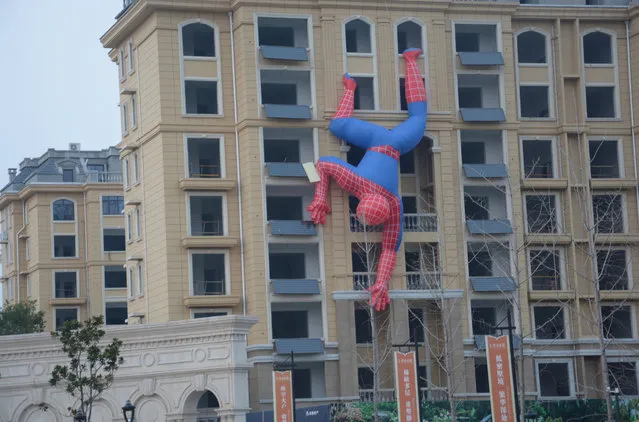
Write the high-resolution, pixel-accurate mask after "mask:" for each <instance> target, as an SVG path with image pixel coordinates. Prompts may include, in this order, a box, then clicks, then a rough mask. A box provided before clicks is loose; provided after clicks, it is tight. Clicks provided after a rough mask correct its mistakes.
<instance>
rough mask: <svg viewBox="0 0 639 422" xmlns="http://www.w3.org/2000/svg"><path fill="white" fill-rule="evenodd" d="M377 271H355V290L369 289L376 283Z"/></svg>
mask: <svg viewBox="0 0 639 422" xmlns="http://www.w3.org/2000/svg"><path fill="white" fill-rule="evenodd" d="M376 277H377V273H372V272H354V273H353V290H359V291H362V290H367V289H368V288H369V287H371V286H372V285H373V284H375V278H376Z"/></svg>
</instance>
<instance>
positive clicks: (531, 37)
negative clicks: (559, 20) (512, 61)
mask: <svg viewBox="0 0 639 422" xmlns="http://www.w3.org/2000/svg"><path fill="white" fill-rule="evenodd" d="M517 61H518V62H519V64H542V63H543V64H545V63H546V37H545V36H544V35H543V34H540V33H539V32H536V31H526V32H522V33H521V34H519V35H518V36H517Z"/></svg>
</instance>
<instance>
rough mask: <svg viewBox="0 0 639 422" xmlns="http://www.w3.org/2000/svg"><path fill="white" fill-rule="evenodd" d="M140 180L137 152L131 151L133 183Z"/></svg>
mask: <svg viewBox="0 0 639 422" xmlns="http://www.w3.org/2000/svg"><path fill="white" fill-rule="evenodd" d="M139 182H140V167H139V165H138V153H137V152H134V153H133V184H134V185H135V184H138V183H139Z"/></svg>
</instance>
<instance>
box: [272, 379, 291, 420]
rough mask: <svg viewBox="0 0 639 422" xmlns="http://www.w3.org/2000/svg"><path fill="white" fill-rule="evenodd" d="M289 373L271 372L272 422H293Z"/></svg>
mask: <svg viewBox="0 0 639 422" xmlns="http://www.w3.org/2000/svg"><path fill="white" fill-rule="evenodd" d="M292 377H293V376H292V374H291V371H273V422H293V378H292Z"/></svg>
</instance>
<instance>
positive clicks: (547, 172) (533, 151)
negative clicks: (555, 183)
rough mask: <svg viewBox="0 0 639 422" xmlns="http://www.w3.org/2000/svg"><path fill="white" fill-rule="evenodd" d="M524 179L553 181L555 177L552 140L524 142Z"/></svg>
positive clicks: (528, 140)
mask: <svg viewBox="0 0 639 422" xmlns="http://www.w3.org/2000/svg"><path fill="white" fill-rule="evenodd" d="M522 150H523V156H524V160H523V161H524V163H523V164H524V177H526V178H527V179H531V178H540V179H551V178H553V177H554V168H553V167H554V166H553V146H552V141H551V140H536V139H535V140H533V139H526V140H523V141H522Z"/></svg>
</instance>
